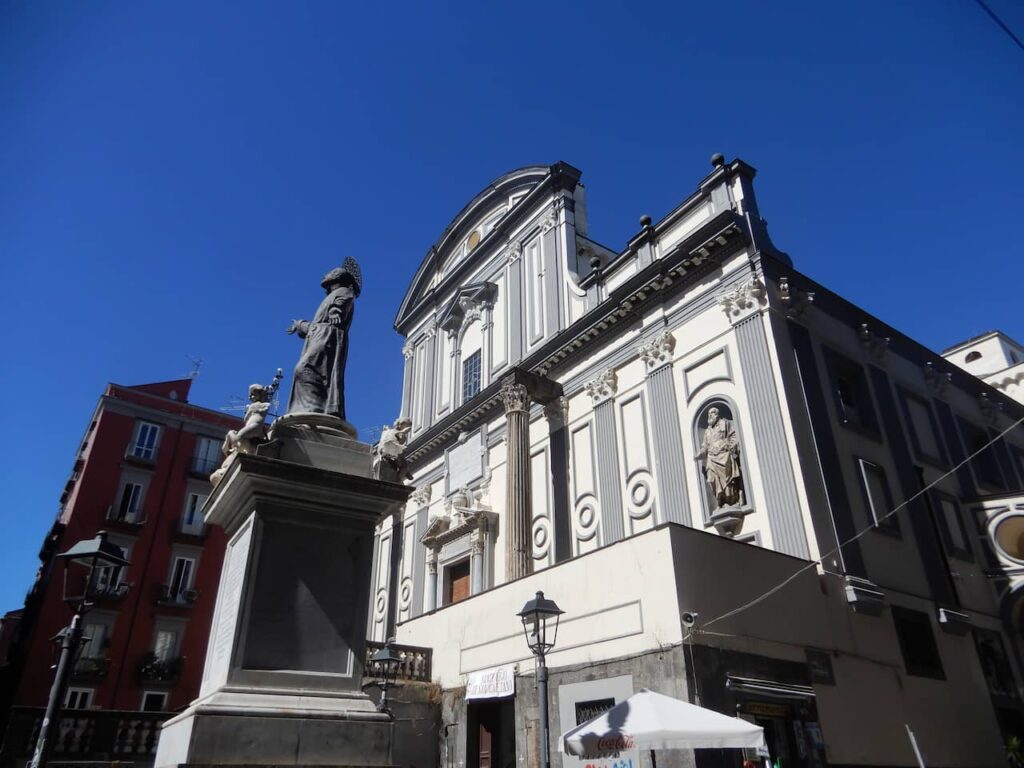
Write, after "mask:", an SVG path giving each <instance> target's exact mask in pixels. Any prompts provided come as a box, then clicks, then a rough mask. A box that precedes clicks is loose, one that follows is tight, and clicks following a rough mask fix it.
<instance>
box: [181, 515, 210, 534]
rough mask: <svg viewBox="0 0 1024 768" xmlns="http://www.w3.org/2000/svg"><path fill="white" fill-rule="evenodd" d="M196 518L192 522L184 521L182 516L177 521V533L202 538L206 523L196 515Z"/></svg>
mask: <svg viewBox="0 0 1024 768" xmlns="http://www.w3.org/2000/svg"><path fill="white" fill-rule="evenodd" d="M196 517H197V519H196V520H195V521H194V522H192V523H186V522H185V519H184V518H182V519H181V520H179V521H178V529H177V531H176V532H177V533H180V534H181V535H182V536H194V537H196V538H203V537H205V536H206V523H204V522H202V518H201V517H199V516H198V515H197V516H196Z"/></svg>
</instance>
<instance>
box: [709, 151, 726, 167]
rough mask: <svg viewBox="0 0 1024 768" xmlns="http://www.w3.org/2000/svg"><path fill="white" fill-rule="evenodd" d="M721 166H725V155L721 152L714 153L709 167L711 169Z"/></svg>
mask: <svg viewBox="0 0 1024 768" xmlns="http://www.w3.org/2000/svg"><path fill="white" fill-rule="evenodd" d="M723 165H725V155H723V154H722V153H721V152H715V154H713V155H712V156H711V166H712V167H713V168H721V167H722V166H723Z"/></svg>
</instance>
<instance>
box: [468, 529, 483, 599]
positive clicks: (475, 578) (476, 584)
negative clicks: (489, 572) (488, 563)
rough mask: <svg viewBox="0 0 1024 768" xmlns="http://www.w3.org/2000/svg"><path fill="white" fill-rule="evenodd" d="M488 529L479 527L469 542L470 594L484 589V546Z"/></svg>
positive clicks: (476, 593)
mask: <svg viewBox="0 0 1024 768" xmlns="http://www.w3.org/2000/svg"><path fill="white" fill-rule="evenodd" d="M486 531H487V529H486V528H483V527H481V528H479V529H478V530H477V531H476V532H475V533H474V534H473V539H472V541H470V543H469V547H470V549H469V551H470V557H471V558H472V559H471V560H470V564H469V572H470V582H471V583H470V594H471V595H478V594H480V593H481V592H483V591H484V547H485V546H486V542H487V533H486Z"/></svg>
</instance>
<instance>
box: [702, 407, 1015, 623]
mask: <svg viewBox="0 0 1024 768" xmlns="http://www.w3.org/2000/svg"><path fill="white" fill-rule="evenodd" d="M1021 424H1024V417H1022V418H1020V419H1018V420H1017V421H1015V422H1013V424H1011V425H1010V426H1008V427H1007V428H1006V429H1004V430H1003V431H1002V432H1000V433H999V434H998V435H996V436H995V437H993V438H992V439H991V440H989V441H988V442H987V443H985V445H983V446H982V447H981V448H979V449H978V450H976V451H975V452H974V453H972V454H971V455H970V456H968V457H967V458H966V459H964V460H963V461H961V462H960V463H959V464H957V465H956V466H955V467H953V468H952V469H950V470H949V471H948V472H945V473H944V474H942V475H941V476H939V477H938V478H936V479H935V480H933V481H932V482H930V483H928V485H926V486H925V487H924V488H922V489H921V490H920V491H918V492H917V493H915V494H914V495H913V496H911V497H910V498H909V499H906V500H905V501H904V502H903V503H902V504H899V505H897V506H896V507H894V508H893V509H891V510H889V511H888V512H886V513H885V514H884V515H882V516H881V517H880V518H878V520H877V521H876V523H875V524H874V525H869V526H867V527H866V528H864V529H862V530H860V531H858V532H857V533H855V534H854V535H853V536H851V537H850V538H848V539H847V540H846V541H844V542H841V543H840V544H838V545H837V546H836V547H834V548H833V549H831V550H829V551H828V552H826V553H825V554H823V555H822V556H821V557H819V558H818V559H817V560H812V561H810V562H809V563H807V564H806V565H803V566H801V567H800V568H798V569H797V570H796V571H794V572H793V573H792V574H790V575H789V576H788V577H787V578H785V579H783V580H782V581H781V582H779V583H778V584H776V585H775V586H774V587H772V588H771V589H769V590H767V591H765V592H763V593H761V594H760V595H758V596H757V597H755V598H754V599H753V600H750V601H748V602H746V603H744V604H743V605H741V606H739V607H737V608H733V609H731V610H729V611H726V612H725V613H723V614H721V615H720V616H716V617H715V618H713V619H711V620H710V621H706V622H704V623H703V624H702V627H710V626H711V625H712V624H714V623H715V622H718V621H722V620H723V619H728V618H729V617H731V616H735V615H736V614H739V613H743V612H744V611H746V610H749V609H750V608H753V607H754V606H755V605H757V604H758V603H761V602H763V601H765V600H767V599H768V598H769V597H771V596H772V595H774V594H775V593H776V592H778V591H779V590H781V589H783V588H784V587H786V586H787V585H788V584H790V583H792V582H793V581H794V580H795V579H796V578H797V577H798V576H800V575H801V574H802V573H805V572H807V571H809V570H811V569H812V568H817V567H818V566H819V565H821V564H822V562H823V561H824V560H826V559H827V558H829V557H831V556H832V555H834V554H836V553H837V552H839V550H841V549H842V548H843V547H845V546H846V545H847V544H852V543H853V542H855V541H857V539H859V538H860V537H861V536H863V535H864V534H866V533H867V532H868V531H872V530H874V529H875V525H877V524H878V523H880V522H882V521H883V520H887V519H888V518H890V517H892V516H893V515H895V514H896V513H897V512H899V511H900V510H901V509H903V508H904V507H905V506H907V505H908V504H909V503H910V502H912V501H914V499H917V498H920V497H921V496H923V495H924V494H925V493H927V492H928V491H930V490H931V489H932V488H934V487H935V486H936V485H938V484H939V483H941V482H942V481H943V480H945V479H946V478H947V477H949V476H950V475H952V474H953V473H955V472H956V471H957V470H958V469H960V468H961V467H963V466H965V465H967V464H968V463H970V462H971V461H973V460H974V459H975V458H977V457H978V456H979V455H980V454H982V453H984V452H985V451H987V450H988V449H989V448H990V447H992V446H993V445H994V444H995V443H997V442H999V441H1000V440H1002V439H1003V438H1004V437H1006V435H1007V433H1009V432H1010V431H1011V430H1013V429H1015V428H1017V427H1018V426H1020V425H1021Z"/></svg>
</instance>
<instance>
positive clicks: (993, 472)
mask: <svg viewBox="0 0 1024 768" xmlns="http://www.w3.org/2000/svg"><path fill="white" fill-rule="evenodd" d="M957 421H958V422H959V424H960V434H961V435H962V436H963V438H964V448H965V449H966V450H967V455H968V456H974V454H975V453H977V454H978V455H977V456H974V458H972V459H971V460H970V461H969V462H968V463H969V464H970V466H971V469H973V470H974V477H975V478H976V479H977V481H978V483H979V484H983V485H987V486H989V487H991V488H996V489H998V490H1001V491H1005V490H1006V483H1005V481H1004V480H1003V473H1002V472H1001V471H1000V470H999V460H998V458H997V457H996V452H995V451H994V450H992V446H991V445H988V443H989V441H990V440H991V438H990V437H989V436H988V433H987V432H986V431H985V430H984V429H982V428H981V427H978V426H975V425H974V424H971V423H970V422H969V421H964V420H963V419H960V418H958V419H957Z"/></svg>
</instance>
